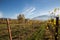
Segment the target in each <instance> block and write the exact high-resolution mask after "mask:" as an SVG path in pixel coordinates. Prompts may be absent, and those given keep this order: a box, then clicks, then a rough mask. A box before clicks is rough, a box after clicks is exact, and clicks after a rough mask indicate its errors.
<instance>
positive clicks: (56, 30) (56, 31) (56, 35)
mask: <svg viewBox="0 0 60 40" xmlns="http://www.w3.org/2000/svg"><path fill="white" fill-rule="evenodd" d="M58 27H59V17H56V28H55V40H58Z"/></svg>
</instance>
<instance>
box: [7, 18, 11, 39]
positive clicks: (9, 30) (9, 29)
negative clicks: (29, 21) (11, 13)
mask: <svg viewBox="0 0 60 40" xmlns="http://www.w3.org/2000/svg"><path fill="white" fill-rule="evenodd" d="M7 29H8V33H9V38H10V40H12V34H11V28H10V25H9V19H7Z"/></svg>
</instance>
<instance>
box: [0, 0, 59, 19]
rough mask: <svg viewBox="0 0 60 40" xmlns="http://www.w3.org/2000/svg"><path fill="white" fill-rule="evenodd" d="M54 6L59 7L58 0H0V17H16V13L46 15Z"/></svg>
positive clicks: (34, 15) (29, 16) (27, 15)
mask: <svg viewBox="0 0 60 40" xmlns="http://www.w3.org/2000/svg"><path fill="white" fill-rule="evenodd" d="M54 8H60V0H0V18H1V17H7V18H16V17H17V15H18V14H24V15H25V17H26V18H33V17H36V16H39V15H48V14H49V13H48V12H49V11H51V10H53V9H54Z"/></svg>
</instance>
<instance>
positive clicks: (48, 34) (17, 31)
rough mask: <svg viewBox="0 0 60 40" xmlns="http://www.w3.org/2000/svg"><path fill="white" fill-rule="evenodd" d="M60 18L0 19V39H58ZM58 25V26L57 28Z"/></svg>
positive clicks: (59, 35)
mask: <svg viewBox="0 0 60 40" xmlns="http://www.w3.org/2000/svg"><path fill="white" fill-rule="evenodd" d="M56 19H57V18H56ZM59 24H60V20H56V23H54V21H53V20H46V21H40V20H29V19H24V17H21V15H20V16H19V17H18V19H7V18H5V19H4V18H1V19H0V40H56V39H58V40H60V25H59ZM57 27H58V28H57Z"/></svg>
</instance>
